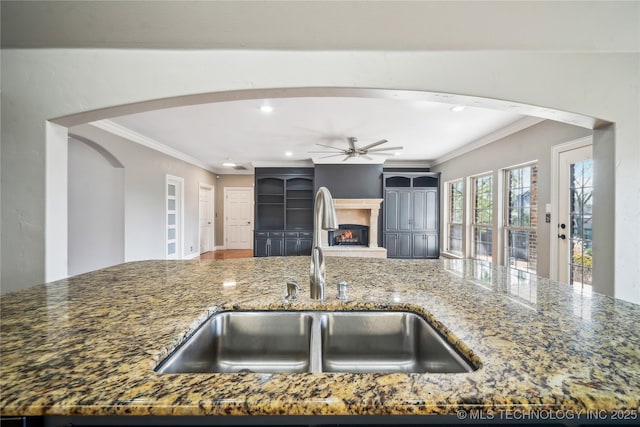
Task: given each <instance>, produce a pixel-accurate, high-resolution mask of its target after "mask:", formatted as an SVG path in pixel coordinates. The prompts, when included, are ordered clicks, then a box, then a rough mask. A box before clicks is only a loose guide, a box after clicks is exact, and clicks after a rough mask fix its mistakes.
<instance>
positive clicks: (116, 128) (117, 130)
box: [89, 120, 223, 174]
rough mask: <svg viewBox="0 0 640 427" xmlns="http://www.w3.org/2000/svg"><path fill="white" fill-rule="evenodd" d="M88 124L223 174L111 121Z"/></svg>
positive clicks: (193, 158)
mask: <svg viewBox="0 0 640 427" xmlns="http://www.w3.org/2000/svg"><path fill="white" fill-rule="evenodd" d="M89 124H90V125H91V126H93V127H96V128H98V129H102V130H104V131H106V132H109V133H111V134H113V135H117V136H120V137H122V138H125V139H128V140H129V141H131V142H135V143H137V144H140V145H144V146H145V147H147V148H151V149H152V150H156V151H159V152H161V153H162V154H166V155H167V156H170V157H173V158H175V159H178V160H182V161H183V162H187V163H190V164H192V165H194V166H197V167H199V168H202V169H205V170H208V171H209V172H212V173H218V174H219V173H223V172H222V171H219V170H216V169H214V168H212V167H211V166H209V165H207V164H206V163H203V162H201V161H200V160H198V159H196V158H195V157H192V156H190V155H188V154H185V153H183V152H182V151H179V150H176V149H175V148H171V147H169V146H168V145H164V144H162V143H161V142H158V141H156V140H155V139H153V138H149V137H148V136H145V135H142V134H141V133H138V132H136V131H134V130H131V129H129V128H128V127H125V126H122V125H120V124H118V123H115V122H113V121H111V120H98V121H95V122H89Z"/></svg>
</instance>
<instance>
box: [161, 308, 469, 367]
mask: <svg viewBox="0 0 640 427" xmlns="http://www.w3.org/2000/svg"><path fill="white" fill-rule="evenodd" d="M476 369H477V367H476V366H475V365H474V364H473V363H471V362H470V361H469V360H467V359H466V358H465V357H464V356H463V355H461V354H460V353H459V352H458V351H457V350H456V349H455V348H454V346H453V345H452V344H450V343H449V342H447V341H446V340H445V339H444V337H443V336H442V335H440V334H439V333H438V332H437V331H436V330H435V329H434V328H433V327H432V326H431V325H430V324H429V323H428V322H427V321H426V320H425V319H424V318H423V317H421V316H419V315H417V314H415V313H411V312H405V311H348V312H345V311H337V312H333V311H227V312H220V313H216V314H214V315H212V316H211V317H210V318H209V319H208V320H207V321H206V322H204V324H203V325H202V326H200V328H199V329H198V330H196V331H195V332H194V333H193V335H191V337H189V338H188V339H187V340H186V341H185V342H184V343H183V344H181V345H180V346H179V347H178V348H177V349H176V350H175V351H174V352H173V353H172V354H171V355H169V356H168V357H167V358H166V359H165V360H164V361H162V362H161V363H160V365H158V367H157V368H156V371H157V372H158V373H160V374H169V373H300V372H312V373H318V372H350V373H369V372H375V373H393V372H404V373H427V372H433V373H456V372H471V371H474V370H476Z"/></svg>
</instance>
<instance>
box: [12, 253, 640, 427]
mask: <svg viewBox="0 0 640 427" xmlns="http://www.w3.org/2000/svg"><path fill="white" fill-rule="evenodd" d="M308 271H309V259H308V258H306V257H287V258H254V259H241V260H220V261H216V260H209V261H144V262H136V263H128V264H123V265H119V266H115V267H111V268H108V269H105V270H101V271H97V272H94V273H90V274H85V275H80V276H76V277H72V278H69V279H66V280H62V281H58V282H54V283H49V284H46V285H41V286H35V287H32V288H29V289H26V290H23V291H19V292H14V293H10V294H6V295H3V296H2V297H0V299H1V304H2V305H1V310H2V311H1V316H2V335H1V357H2V358H1V368H0V393H1V396H0V414H2V415H3V416H8V415H282V414H289V415H373V414H376V415H389V414H397V415H411V414H413V415H415V414H454V415H455V414H456V413H457V411H458V410H461V409H462V410H470V409H473V408H480V409H483V410H486V411H491V410H493V411H499V410H500V411H502V410H509V409H515V408H522V409H526V410H529V409H536V410H542V409H544V410H566V411H576V412H580V411H587V410H588V411H608V412H612V411H617V410H625V409H626V410H630V411H637V410H638V407H639V405H640V326H639V325H640V306H638V305H635V304H631V303H627V302H624V301H620V300H616V299H612V298H609V297H605V296H602V295H599V294H595V293H594V294H589V293H587V292H585V291H576V290H574V288H572V287H570V286H568V285H562V284H558V283H555V282H550V281H548V280H545V279H541V278H538V277H536V276H531V275H528V274H526V273H521V272H517V271H515V270H509V269H504V268H501V267H500V268H499V267H492V266H491V265H488V264H484V263H481V262H473V261H461V260H432V261H424V260H415V261H414V260H386V259H359V258H327V281H328V283H330V284H331V285H330V286H329V287H328V289H327V292H326V293H327V297H328V299H327V301H325V302H324V303H320V302H317V301H313V300H311V299H310V298H309V292H308V289H309V285H308ZM291 279H293V280H296V281H298V283H300V284H301V285H302V286H303V289H304V291H303V292H302V293H301V297H300V299H298V300H296V301H294V302H292V303H288V302H286V301H284V300H283V296H284V293H285V285H284V284H285V282H286V281H287V280H291ZM338 279H345V280H347V281H348V282H349V283H350V284H352V285H353V289H351V290H350V292H349V296H350V299H349V300H348V301H346V302H343V301H339V300H337V299H336V298H335V286H334V285H335V283H336V282H337V280H338ZM371 308H375V309H382V310H391V309H401V310H410V311H414V312H417V313H419V314H422V315H423V316H424V317H426V318H427V319H428V320H430V321H431V322H432V323H434V325H435V326H436V327H437V328H438V329H440V331H441V332H443V333H445V334H447V336H448V337H449V338H450V339H452V340H454V341H455V342H457V343H458V345H460V346H462V347H461V348H462V350H463V352H466V353H467V356H468V357H471V358H472V359H473V360H475V361H477V362H479V363H480V365H481V366H480V369H478V370H476V371H474V372H471V373H464V374H344V373H322V374H311V373H301V374H252V373H250V374H167V375H159V374H157V373H156V372H155V371H154V368H155V367H156V366H157V364H158V363H159V362H160V361H161V360H162V359H163V358H164V357H165V356H167V355H168V354H169V353H170V352H171V351H172V350H173V349H174V348H175V347H176V346H177V345H179V344H180V343H181V342H182V341H183V340H184V339H185V337H187V336H188V335H189V333H190V332H191V331H193V330H194V329H196V328H197V327H198V325H200V324H201V323H202V322H203V321H204V320H205V319H207V318H208V316H210V315H211V314H212V313H213V312H215V311H217V310H247V309H285V310H306V309H312V310H313V309H323V310H359V309H371Z"/></svg>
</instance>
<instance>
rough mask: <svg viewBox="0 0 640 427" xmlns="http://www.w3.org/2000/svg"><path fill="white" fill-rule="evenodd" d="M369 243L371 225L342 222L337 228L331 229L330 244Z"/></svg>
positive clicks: (362, 244)
mask: <svg viewBox="0 0 640 427" xmlns="http://www.w3.org/2000/svg"><path fill="white" fill-rule="evenodd" d="M337 245H361V246H367V245H369V226H367V225H360V224H340V225H339V226H338V229H337V230H331V231H329V246H337Z"/></svg>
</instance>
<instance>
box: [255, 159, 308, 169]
mask: <svg viewBox="0 0 640 427" xmlns="http://www.w3.org/2000/svg"><path fill="white" fill-rule="evenodd" d="M251 165H252V166H253V167H254V168H312V167H313V162H312V161H311V160H291V161H286V160H282V161H260V160H258V161H255V162H251Z"/></svg>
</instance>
